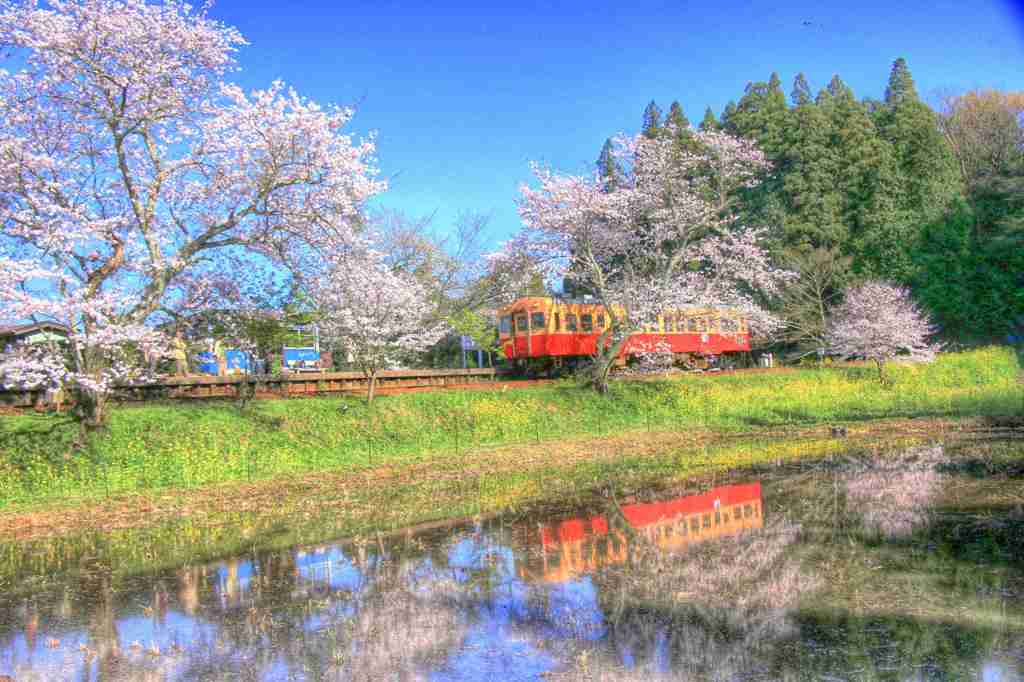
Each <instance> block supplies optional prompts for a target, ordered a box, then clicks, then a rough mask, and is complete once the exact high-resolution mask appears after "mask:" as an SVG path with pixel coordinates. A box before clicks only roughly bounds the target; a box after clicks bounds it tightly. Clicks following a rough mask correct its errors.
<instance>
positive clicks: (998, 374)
mask: <svg viewBox="0 0 1024 682" xmlns="http://www.w3.org/2000/svg"><path fill="white" fill-rule="evenodd" d="M1019 372H1020V365H1019V363H1018V360H1017V357H1016V355H1015V354H1014V353H1013V352H1012V351H1011V350H1009V349H1002V348H989V349H983V350H978V351H972V352H969V353H960V354H950V355H945V356H942V357H941V358H940V359H939V360H938V361H937V362H936V363H933V364H930V365H919V366H902V365H899V366H896V367H894V368H893V369H892V377H893V379H894V385H893V386H891V387H882V386H880V385H879V384H878V382H877V380H876V378H875V374H874V370H873V369H872V368H870V367H835V368H828V369H805V370H797V371H793V372H786V373H776V374H738V375H730V376H684V377H679V378H672V379H661V380H652V381H620V382H616V383H615V384H614V386H613V390H612V392H611V395H609V396H606V397H598V396H596V395H594V394H592V393H590V392H587V391H585V390H582V389H579V388H576V387H575V386H574V385H572V384H570V383H563V384H556V385H548V386H538V387H533V388H528V389H520V390H510V391H507V392H434V393H410V394H402V395H394V396H385V397H381V398H379V399H378V401H377V402H376V404H375V406H374V408H373V409H372V410H371V409H368V408H367V407H366V406H365V405H364V404H362V403H361V402H360V401H359V400H356V399H351V398H349V399H338V398H307V399H294V400H287V401H284V400H278V401H264V402H256V403H254V404H252V405H251V406H250V407H249V408H247V409H246V410H244V411H240V410H238V409H236V408H235V407H234V406H233V405H232V404H230V403H199V402H190V403H175V404H148V405H142V406H126V407H123V408H119V409H115V410H114V411H113V414H112V416H111V422H110V428H109V431H108V432H107V433H105V434H101V435H100V436H99V437H97V438H95V439H93V440H92V441H91V442H90V443H89V444H88V445H87V447H84V448H78V449H76V448H75V447H74V441H75V439H76V436H77V431H76V427H75V426H74V424H72V423H71V422H70V421H69V420H67V419H66V418H63V417H61V416H56V415H47V416H36V415H31V416H28V415H26V416H0V511H3V512H16V511H19V510H29V509H33V508H40V507H46V506H50V505H54V504H77V503H83V502H90V501H98V500H104V499H107V498H116V497H118V496H121V495H125V494H136V493H142V494H147V495H148V494H154V495H158V494H160V491H165V490H168V489H173V490H182V489H191V488H197V487H200V486H204V487H205V486H211V485H217V484H225V483H232V482H258V481H261V480H267V479H275V478H280V477H285V476H295V475H301V474H307V473H310V472H319V471H323V472H327V471H344V472H353V471H360V470H370V469H376V468H379V467H382V466H390V467H397V466H411V465H416V464H424V465H429V466H428V470H429V467H434V466H455V467H457V468H464V467H472V466H473V463H474V461H475V460H474V457H475V453H478V452H480V451H481V450H483V449H493V448H494V447H496V446H508V445H513V444H539V445H542V446H544V448H545V449H546V450H547V451H548V452H551V451H553V450H554V449H557V448H558V447H559V444H560V443H561V442H563V441H564V440H565V439H572V438H578V437H598V438H601V437H607V436H610V435H614V434H624V433H629V432H641V433H642V432H649V433H669V434H671V433H677V434H683V433H693V432H717V433H730V432H732V433H735V432H750V431H756V430H758V429H763V428H780V427H782V428H791V429H799V428H806V427H810V426H813V425H816V424H822V423H856V422H860V421H865V420H872V419H880V418H963V417H1007V416H1017V415H1021V414H1022V413H1024V387H1022V386H1021V385H1020V384H1019V383H1018V382H1017V378H1018V374H1019Z"/></svg>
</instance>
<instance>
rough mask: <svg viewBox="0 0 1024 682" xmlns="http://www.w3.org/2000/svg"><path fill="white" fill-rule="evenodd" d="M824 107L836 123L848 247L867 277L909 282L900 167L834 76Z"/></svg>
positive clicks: (834, 139) (839, 182)
mask: <svg viewBox="0 0 1024 682" xmlns="http://www.w3.org/2000/svg"><path fill="white" fill-rule="evenodd" d="M828 92H829V100H828V102H827V104H826V105H825V106H824V107H823V109H824V110H825V112H826V113H827V115H828V117H829V119H830V122H831V127H832V146H833V149H834V153H835V155H836V159H837V161H838V164H837V168H836V176H835V177H836V185H837V187H838V189H839V192H840V195H841V196H842V199H843V205H842V219H843V222H844V223H845V224H846V226H847V229H848V230H849V235H848V237H847V240H848V241H847V244H846V248H845V249H844V251H845V252H846V253H848V254H851V255H853V256H854V268H855V269H856V270H858V271H859V272H862V273H864V274H866V275H871V276H877V277H884V278H888V279H895V280H897V281H906V277H907V276H908V275H909V272H910V270H911V266H910V253H909V248H908V247H910V246H911V245H912V243H913V234H914V231H913V230H912V224H911V222H910V221H908V220H907V216H905V215H902V214H900V212H899V211H898V195H899V192H900V177H899V168H898V164H897V163H896V158H895V156H894V154H893V150H892V147H891V145H889V144H888V143H887V142H886V141H885V140H884V139H882V138H881V136H880V135H879V131H878V129H877V128H876V126H875V123H874V121H873V120H872V119H871V116H870V115H868V112H867V110H866V109H865V108H864V105H863V104H861V103H860V102H858V101H857V99H856V98H855V97H854V95H853V91H852V90H851V89H850V88H849V87H848V86H847V85H846V84H845V83H843V82H842V80H841V79H840V78H839V77H838V76H836V77H834V78H833V79H832V82H830V83H829V87H828Z"/></svg>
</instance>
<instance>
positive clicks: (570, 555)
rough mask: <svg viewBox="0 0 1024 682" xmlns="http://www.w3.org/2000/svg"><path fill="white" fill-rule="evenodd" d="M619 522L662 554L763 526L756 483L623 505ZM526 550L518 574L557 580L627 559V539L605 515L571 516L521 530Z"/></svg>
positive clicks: (759, 485)
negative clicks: (559, 520) (527, 552)
mask: <svg viewBox="0 0 1024 682" xmlns="http://www.w3.org/2000/svg"><path fill="white" fill-rule="evenodd" d="M621 512H622V519H621V520H622V521H624V522H625V523H627V524H629V526H630V527H631V528H632V531H633V533H635V534H636V535H638V536H640V537H642V538H643V539H644V540H645V541H646V542H647V543H648V544H649V545H650V546H651V547H657V548H658V549H661V550H664V551H666V552H676V551H681V550H685V549H687V548H688V547H690V546H692V545H694V544H697V543H700V542H704V541H706V540H711V539H715V538H722V537H729V536H735V535H739V534H740V533H744V532H750V531H758V530H761V529H762V528H764V509H763V503H762V497H761V484H760V483H757V482H755V483H744V484H734V485H726V486H719V487H717V488H712V489H711V490H709V491H707V492H705V493H702V494H700V495H688V496H685V497H677V498H674V499H670V500H665V501H662V502H650V503H634V504H624V505H622V507H621ZM524 531H525V533H526V534H527V537H526V538H525V539H524V540H523V542H524V544H525V546H528V547H536V548H538V549H539V550H540V551H535V552H530V553H529V554H527V555H526V556H527V560H526V562H525V563H523V564H521V565H519V567H518V573H519V577H521V578H523V579H527V580H535V581H542V582H563V581H565V580H569V579H571V578H573V577H576V576H578V575H581V574H585V573H590V572H593V571H595V570H597V569H599V568H602V567H604V566H612V565H615V564H622V563H625V562H626V561H628V560H629V556H630V539H629V537H628V536H627V534H626V533H625V532H623V530H622V528H621V527H616V525H615V524H614V523H613V522H612V519H611V518H609V516H607V515H604V516H601V515H595V516H590V517H582V518H573V519H568V520H565V521H561V522H558V523H549V524H546V525H541V526H538V527H535V528H526V529H524Z"/></svg>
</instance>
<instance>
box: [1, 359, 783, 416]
mask: <svg viewBox="0 0 1024 682" xmlns="http://www.w3.org/2000/svg"><path fill="white" fill-rule="evenodd" d="M790 371H793V370H792V368H789V367H774V368H770V369H765V368H761V367H752V368H749V369H733V370H723V371H715V372H704V373H701V374H702V376H706V377H717V376H728V375H732V374H760V373H776V372H790ZM663 376H665V375H663V374H629V373H623V374H618V375H617V376H616V378H619V379H624V380H635V381H643V380H650V379H656V378H659V377H663ZM555 381H557V380H556V379H514V378H510V376H509V375H508V374H505V373H502V372H500V371H496V370H495V369H493V368H487V369H443V370H392V371H386V372H381V373H380V374H379V375H378V376H377V390H376V393H377V395H390V394H396V393H410V392H418V391H432V390H445V389H456V390H459V389H463V390H508V389H515V388H524V387H527V386H539V385H544V384H551V383H554V382H555ZM366 384H367V379H366V377H364V376H363V374H362V373H361V372H309V373H293V374H275V375H231V376H206V375H191V376H187V377H167V378H165V379H163V380H162V381H160V382H156V383H147V384H131V385H122V386H118V387H117V388H116V389H115V391H114V399H115V400H120V401H125V402H141V401H146V400H162V399H203V398H238V397H240V396H241V395H242V394H243V393H244V392H246V391H248V392H250V394H251V395H253V397H255V398H257V399H273V398H289V397H294V396H310V395H321V394H330V393H349V394H352V393H363V392H365V391H366V388H367V386H366ZM49 406H50V405H49V402H48V398H47V394H46V393H45V392H44V391H0V408H6V409H14V410H23V409H33V408H34V409H44V408H47V407H49Z"/></svg>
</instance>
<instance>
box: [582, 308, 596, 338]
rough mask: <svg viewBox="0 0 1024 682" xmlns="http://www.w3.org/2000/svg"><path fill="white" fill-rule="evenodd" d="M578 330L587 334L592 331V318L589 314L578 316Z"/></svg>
mask: <svg viewBox="0 0 1024 682" xmlns="http://www.w3.org/2000/svg"><path fill="white" fill-rule="evenodd" d="M580 329H581V330H582V331H583V332H584V333H587V334H589V333H590V332H592V331H594V316H593V315H591V314H590V313H587V314H585V315H580Z"/></svg>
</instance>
